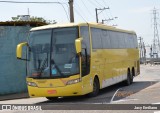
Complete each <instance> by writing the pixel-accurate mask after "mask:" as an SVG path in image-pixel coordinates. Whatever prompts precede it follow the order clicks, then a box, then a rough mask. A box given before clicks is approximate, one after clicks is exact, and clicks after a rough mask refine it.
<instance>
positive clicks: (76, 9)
mask: <svg viewBox="0 0 160 113" xmlns="http://www.w3.org/2000/svg"><path fill="white" fill-rule="evenodd" d="M74 9H75V11H76V12H77V14H78V15H79V16H80V17H81V18H82V19H83V20H84V21H85V22H86V23H87V21H86V19H85V18H83V16H82V15H81V14H80V13H79V12H78V11H77V9H76V8H75V7H74Z"/></svg>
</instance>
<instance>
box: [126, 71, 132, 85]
mask: <svg viewBox="0 0 160 113" xmlns="http://www.w3.org/2000/svg"><path fill="white" fill-rule="evenodd" d="M132 82H133V76H132V73H131V72H130V70H129V69H128V71H127V80H126V81H125V84H126V85H127V86H129V85H130V84H132Z"/></svg>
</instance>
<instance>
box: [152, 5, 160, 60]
mask: <svg viewBox="0 0 160 113" xmlns="http://www.w3.org/2000/svg"><path fill="white" fill-rule="evenodd" d="M157 15H158V12H157V9H156V8H154V9H153V20H154V23H153V25H154V37H153V47H152V51H153V57H154V55H156V57H158V52H159V51H160V42H159V34H158V27H157V26H158V22H157ZM154 58H155V57H154Z"/></svg>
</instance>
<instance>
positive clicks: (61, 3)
mask: <svg viewBox="0 0 160 113" xmlns="http://www.w3.org/2000/svg"><path fill="white" fill-rule="evenodd" d="M0 3H15V4H17V3H19V4H59V5H61V6H62V8H63V10H64V11H65V14H66V16H67V19H68V20H69V16H68V14H67V11H66V9H65V7H64V6H63V4H66V3H63V2H20V1H0Z"/></svg>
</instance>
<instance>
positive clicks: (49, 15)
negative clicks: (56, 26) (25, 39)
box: [0, 0, 160, 44]
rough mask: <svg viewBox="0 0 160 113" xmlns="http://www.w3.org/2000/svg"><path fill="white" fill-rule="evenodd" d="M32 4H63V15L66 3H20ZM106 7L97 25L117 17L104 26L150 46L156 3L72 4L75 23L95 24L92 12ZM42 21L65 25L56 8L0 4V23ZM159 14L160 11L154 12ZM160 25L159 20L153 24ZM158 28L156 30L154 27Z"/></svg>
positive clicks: (159, 1) (82, 0) (102, 0)
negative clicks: (131, 32)
mask: <svg viewBox="0 0 160 113" xmlns="http://www.w3.org/2000/svg"><path fill="white" fill-rule="evenodd" d="M16 1H20V0H16ZM24 1H35V2H43V1H44V2H46V1H48V2H63V3H66V4H63V6H64V8H65V10H66V12H67V15H69V14H68V11H69V9H68V0H23V2H24ZM103 7H110V9H109V10H108V9H106V10H105V11H103V12H101V13H100V11H99V13H100V14H99V15H98V16H99V21H102V19H109V18H113V17H118V19H115V20H114V21H110V22H108V23H106V24H109V25H113V24H114V25H115V24H117V25H118V26H117V27H119V28H123V29H129V30H134V31H135V32H136V33H137V36H138V37H139V36H141V37H143V39H144V41H145V43H146V44H152V42H153V25H152V23H153V15H152V10H153V8H154V7H156V8H157V9H160V0H74V14H75V22H95V21H96V17H95V8H103ZM28 8H29V12H30V15H31V16H38V17H43V18H45V19H46V20H56V21H57V22H58V23H65V22H69V20H68V18H67V15H66V13H65V10H64V8H63V7H62V5H60V4H10V3H0V14H1V15H0V21H9V20H11V17H15V16H17V15H26V14H28V13H27V10H28ZM158 11H159V12H160V10H158ZM157 21H158V22H159V23H160V20H157ZM158 27H159V26H158Z"/></svg>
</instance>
